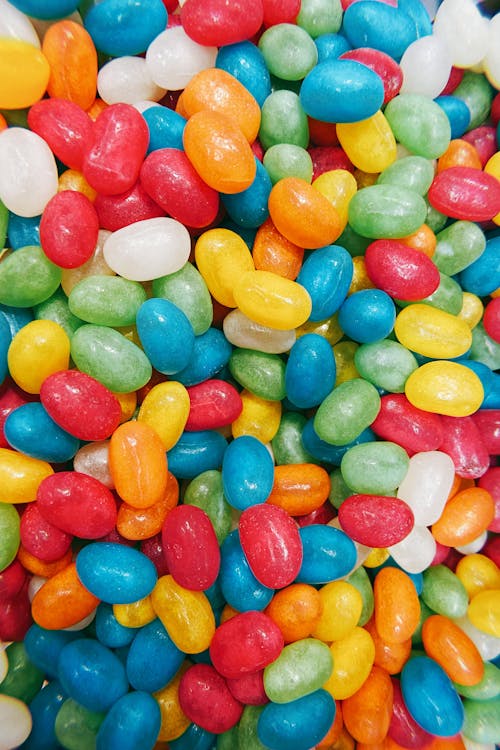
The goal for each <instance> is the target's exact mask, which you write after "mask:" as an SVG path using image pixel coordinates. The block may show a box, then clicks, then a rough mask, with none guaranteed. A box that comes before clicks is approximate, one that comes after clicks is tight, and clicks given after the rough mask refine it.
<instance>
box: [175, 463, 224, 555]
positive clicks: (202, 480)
mask: <svg viewBox="0 0 500 750" xmlns="http://www.w3.org/2000/svg"><path fill="white" fill-rule="evenodd" d="M184 504H185V505H196V507H197V508H201V509H202V510H204V511H205V513H206V514H207V516H208V517H209V518H210V520H211V521H212V525H213V527H214V531H215V535H216V537H217V541H218V542H219V544H222V542H223V541H224V539H225V538H226V536H227V535H228V534H229V532H230V531H231V525H232V510H231V506H230V505H229V503H228V502H227V501H226V498H225V497H224V492H223V489H222V474H221V472H220V471H217V469H209V470H208V471H203V472H202V473H201V474H198V476H197V477H195V478H194V479H192V480H191V482H190V483H189V484H188V486H187V487H186V491H185V493H184Z"/></svg>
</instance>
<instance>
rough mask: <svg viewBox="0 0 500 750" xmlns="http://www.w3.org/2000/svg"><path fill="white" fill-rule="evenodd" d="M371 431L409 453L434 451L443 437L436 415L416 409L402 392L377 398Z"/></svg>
mask: <svg viewBox="0 0 500 750" xmlns="http://www.w3.org/2000/svg"><path fill="white" fill-rule="evenodd" d="M371 429H372V430H373V431H374V432H375V434H376V435H378V436H379V437H380V438H382V439H383V440H390V441H392V442H393V443H397V444H398V445H400V446H401V447H402V448H404V449H405V450H406V451H407V452H408V453H420V452H421V451H435V450H437V449H438V448H439V446H440V445H441V443H442V442H443V438H444V430H443V424H442V420H441V416H440V415H439V414H431V412H427V411H423V410H422V409H417V407H416V406H413V404H410V402H409V401H408V399H407V398H406V396H405V395H404V393H389V394H387V395H385V396H382V398H381V399H380V411H379V413H378V414H377V417H376V419H375V421H374V422H373V423H372V424H371Z"/></svg>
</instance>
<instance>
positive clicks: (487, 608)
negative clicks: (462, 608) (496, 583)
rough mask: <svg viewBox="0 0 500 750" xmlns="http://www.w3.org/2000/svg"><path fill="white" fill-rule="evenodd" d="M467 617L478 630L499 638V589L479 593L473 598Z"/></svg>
mask: <svg viewBox="0 0 500 750" xmlns="http://www.w3.org/2000/svg"><path fill="white" fill-rule="evenodd" d="M467 615H468V617H469V620H470V621H471V623H472V624H473V625H474V627H476V628H477V629H478V630H481V631H482V632H483V633H488V635H493V636H494V637H495V638H500V588H498V589H488V590H487V591H480V592H479V594H476V595H475V596H473V597H472V599H471V602H470V604H469V607H468V609H467Z"/></svg>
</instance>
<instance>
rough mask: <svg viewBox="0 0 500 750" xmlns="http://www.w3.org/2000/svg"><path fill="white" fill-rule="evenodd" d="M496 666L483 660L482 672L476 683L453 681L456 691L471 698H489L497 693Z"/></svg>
mask: <svg viewBox="0 0 500 750" xmlns="http://www.w3.org/2000/svg"><path fill="white" fill-rule="evenodd" d="M498 677H499V672H498V667H496V666H495V665H494V664H493V663H492V662H489V661H486V662H484V674H483V677H482V679H481V680H480V681H479V682H478V683H477V684H476V685H459V684H458V683H455V689H456V690H457V692H458V693H459V694H460V695H462V696H465V697H466V698H472V699H473V700H489V699H490V698H495V697H496V696H497V695H498Z"/></svg>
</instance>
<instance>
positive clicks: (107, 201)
mask: <svg viewBox="0 0 500 750" xmlns="http://www.w3.org/2000/svg"><path fill="white" fill-rule="evenodd" d="M94 208H95V210H96V211H97V216H98V217H99V226H100V227H101V229H108V230H109V231H110V232H116V231H117V230H118V229H122V228H123V227H127V226H128V225H129V224H134V222H136V221H145V220H146V219H156V218H158V217H160V216H165V211H164V210H163V208H160V206H159V205H158V204H157V203H155V202H154V200H153V199H152V198H150V196H149V195H148V194H147V192H146V191H145V190H144V188H143V186H142V185H141V182H140V180H138V181H137V182H136V183H135V184H134V185H133V186H132V187H131V188H130V189H129V190H126V191H125V192H124V193H120V194H119V195H97V196H96V199H95V201H94Z"/></svg>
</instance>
